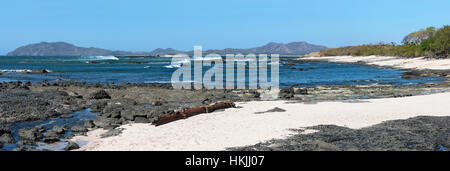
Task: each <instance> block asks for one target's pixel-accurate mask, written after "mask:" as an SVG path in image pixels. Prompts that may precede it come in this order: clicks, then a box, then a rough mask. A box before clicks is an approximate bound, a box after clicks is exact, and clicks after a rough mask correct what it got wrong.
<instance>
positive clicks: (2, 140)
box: [0, 134, 16, 144]
mask: <svg viewBox="0 0 450 171" xmlns="http://www.w3.org/2000/svg"><path fill="white" fill-rule="evenodd" d="M15 142H16V140H14V138H13V137H12V136H11V135H10V134H3V135H1V136H0V144H12V143H15Z"/></svg>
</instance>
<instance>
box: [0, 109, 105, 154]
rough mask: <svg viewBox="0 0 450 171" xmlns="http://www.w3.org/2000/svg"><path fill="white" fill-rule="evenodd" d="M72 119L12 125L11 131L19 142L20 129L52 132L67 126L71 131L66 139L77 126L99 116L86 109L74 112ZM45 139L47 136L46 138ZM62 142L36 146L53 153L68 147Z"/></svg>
mask: <svg viewBox="0 0 450 171" xmlns="http://www.w3.org/2000/svg"><path fill="white" fill-rule="evenodd" d="M70 115H71V116H72V118H51V119H47V120H43V121H31V122H18V123H15V124H12V125H11V126H10V129H11V135H12V136H13V137H14V139H15V140H16V141H17V142H19V141H20V138H19V135H18V132H19V129H22V128H34V127H36V126H42V127H44V129H45V130H50V129H52V128H53V126H56V125H57V126H64V125H65V126H67V127H68V128H69V130H68V131H67V132H66V133H65V135H64V137H67V136H69V135H70V134H71V133H72V132H71V130H70V128H71V127H72V126H75V125H83V124H84V121H86V120H95V118H96V117H97V116H98V114H95V113H91V109H85V110H82V111H78V112H74V113H71V114H70ZM44 137H45V136H44ZM61 140H62V141H61V142H58V143H54V144H46V143H43V142H41V143H38V144H36V145H34V146H33V147H35V148H36V149H38V150H44V151H46V150H51V151H55V150H56V151H57V150H63V149H64V147H65V146H66V145H67V142H66V141H64V138H62V139H61ZM16 147H17V145H15V144H7V145H5V146H4V147H3V149H4V150H13V149H14V148H16Z"/></svg>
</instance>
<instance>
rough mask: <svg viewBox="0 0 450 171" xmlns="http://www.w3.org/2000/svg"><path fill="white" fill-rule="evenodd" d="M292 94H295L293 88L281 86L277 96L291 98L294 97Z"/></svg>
mask: <svg viewBox="0 0 450 171" xmlns="http://www.w3.org/2000/svg"><path fill="white" fill-rule="evenodd" d="M294 94H295V92H294V88H292V87H289V88H283V89H281V90H280V93H279V97H280V98H282V99H291V98H293V97H294Z"/></svg>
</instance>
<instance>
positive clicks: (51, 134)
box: [44, 130, 61, 143]
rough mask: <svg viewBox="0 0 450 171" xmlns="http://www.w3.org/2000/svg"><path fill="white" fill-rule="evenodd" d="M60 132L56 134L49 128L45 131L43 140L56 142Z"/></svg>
mask: <svg viewBox="0 0 450 171" xmlns="http://www.w3.org/2000/svg"><path fill="white" fill-rule="evenodd" d="M60 136H61V134H58V133H57V132H56V131H53V130H50V131H47V132H46V133H45V139H44V142H46V143H54V142H58V141H59V139H60Z"/></svg>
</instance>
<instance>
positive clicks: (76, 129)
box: [71, 125, 88, 133]
mask: <svg viewBox="0 0 450 171" xmlns="http://www.w3.org/2000/svg"><path fill="white" fill-rule="evenodd" d="M71 130H72V132H76V133H82V132H87V131H88V129H87V128H86V127H84V126H81V125H76V126H73V127H72V128H71Z"/></svg>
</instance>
